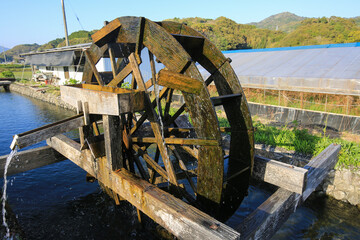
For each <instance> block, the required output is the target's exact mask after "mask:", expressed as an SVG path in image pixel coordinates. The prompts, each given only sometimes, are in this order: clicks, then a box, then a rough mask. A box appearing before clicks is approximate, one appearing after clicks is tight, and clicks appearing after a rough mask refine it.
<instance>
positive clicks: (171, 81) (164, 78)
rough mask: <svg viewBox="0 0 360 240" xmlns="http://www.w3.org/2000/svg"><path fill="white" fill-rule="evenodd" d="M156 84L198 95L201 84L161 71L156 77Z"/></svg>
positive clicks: (175, 73)
mask: <svg viewBox="0 0 360 240" xmlns="http://www.w3.org/2000/svg"><path fill="white" fill-rule="evenodd" d="M157 80H158V84H159V85H161V86H165V87H168V88H172V89H175V90H180V91H183V92H187V93H195V94H199V93H200V91H201V89H202V88H203V83H202V82H201V81H199V80H198V79H195V78H191V77H188V76H185V75H184V74H180V73H177V72H173V71H169V70H165V69H161V70H160V71H159V73H158V76H157Z"/></svg>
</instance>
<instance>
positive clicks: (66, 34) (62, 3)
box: [61, 0, 69, 46]
mask: <svg viewBox="0 0 360 240" xmlns="http://www.w3.org/2000/svg"><path fill="white" fill-rule="evenodd" d="M61 5H62V11H63V16H64V27H65V42H66V46H69V39H68V32H67V25H66V15H65V6H64V0H61Z"/></svg>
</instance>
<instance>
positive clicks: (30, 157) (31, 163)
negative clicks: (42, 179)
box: [0, 146, 66, 177]
mask: <svg viewBox="0 0 360 240" xmlns="http://www.w3.org/2000/svg"><path fill="white" fill-rule="evenodd" d="M7 157H8V155H5V156H0V177H4V168H5V163H6V159H7ZM63 160H66V157H64V156H63V155H61V154H60V153H58V152H57V151H55V150H54V149H52V148H51V147H49V146H45V147H39V148H35V149H30V150H26V151H22V152H18V153H17V154H16V158H15V159H13V160H12V161H11V162H10V165H9V167H8V170H7V175H8V176H10V175H14V174H17V173H22V172H26V171H29V170H32V169H35V168H39V167H43V166H46V165H49V164H53V163H57V162H61V161H63Z"/></svg>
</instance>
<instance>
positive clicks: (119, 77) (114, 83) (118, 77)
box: [108, 64, 132, 87]
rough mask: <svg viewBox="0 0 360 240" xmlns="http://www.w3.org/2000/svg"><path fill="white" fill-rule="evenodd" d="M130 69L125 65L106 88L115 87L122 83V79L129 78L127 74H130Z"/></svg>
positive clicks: (128, 65)
mask: <svg viewBox="0 0 360 240" xmlns="http://www.w3.org/2000/svg"><path fill="white" fill-rule="evenodd" d="M131 71H132V68H131V65H130V64H127V65H126V66H125V67H124V68H123V69H122V70H121V71H120V72H119V73H118V74H116V76H115V77H114V79H113V80H111V82H109V84H108V86H109V87H116V86H117V85H118V84H119V83H121V82H122V81H124V79H125V78H126V77H127V76H129V74H130V73H131Z"/></svg>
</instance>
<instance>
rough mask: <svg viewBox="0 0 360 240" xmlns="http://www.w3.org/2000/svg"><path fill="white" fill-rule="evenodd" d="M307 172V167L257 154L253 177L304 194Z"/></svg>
mask: <svg viewBox="0 0 360 240" xmlns="http://www.w3.org/2000/svg"><path fill="white" fill-rule="evenodd" d="M307 174H308V170H307V169H304V168H300V167H296V166H293V165H290V164H286V163H282V162H279V161H275V160H271V159H268V158H264V157H261V156H255V162H254V168H253V174H252V177H253V178H254V179H256V180H259V181H264V182H267V183H270V184H273V185H275V186H278V187H281V188H284V189H286V190H288V191H291V192H296V193H299V194H302V193H303V192H304V190H305V188H306V181H307Z"/></svg>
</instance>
